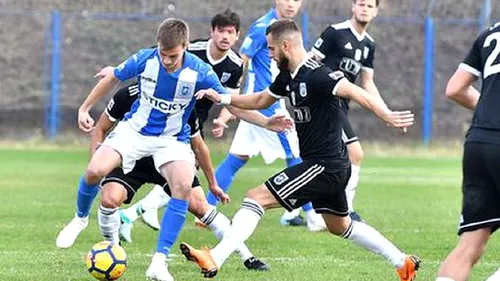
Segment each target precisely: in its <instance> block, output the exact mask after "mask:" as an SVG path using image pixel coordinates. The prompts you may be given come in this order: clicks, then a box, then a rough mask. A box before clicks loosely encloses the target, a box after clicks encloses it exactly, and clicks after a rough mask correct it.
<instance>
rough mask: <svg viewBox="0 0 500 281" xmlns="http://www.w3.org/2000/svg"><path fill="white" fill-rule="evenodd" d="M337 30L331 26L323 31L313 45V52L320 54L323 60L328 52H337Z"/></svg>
mask: <svg viewBox="0 0 500 281" xmlns="http://www.w3.org/2000/svg"><path fill="white" fill-rule="evenodd" d="M336 32H337V31H336V30H335V28H333V27H331V26H329V27H327V28H326V29H325V30H324V31H323V32H322V33H321V35H320V36H319V38H318V39H316V42H315V43H314V46H313V53H315V54H316V55H319V56H320V57H321V60H323V59H324V58H325V57H326V56H328V53H332V52H335V38H337V36H336V35H335V33H336Z"/></svg>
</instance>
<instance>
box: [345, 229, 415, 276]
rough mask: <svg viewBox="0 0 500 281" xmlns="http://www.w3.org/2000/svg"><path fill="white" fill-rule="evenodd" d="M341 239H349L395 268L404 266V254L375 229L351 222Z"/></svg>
mask: <svg viewBox="0 0 500 281" xmlns="http://www.w3.org/2000/svg"><path fill="white" fill-rule="evenodd" d="M341 237H343V238H346V239H349V240H351V241H353V242H354V243H356V244H358V245H360V246H362V247H364V248H365V249H367V250H369V251H371V252H373V253H376V254H379V255H382V256H383V257H384V258H386V259H387V260H388V261H389V262H390V263H391V264H392V265H393V266H395V267H396V268H401V267H403V266H404V264H405V259H406V254H405V253H403V252H401V251H400V250H399V249H398V248H396V246H394V244H392V242H391V241H389V240H387V238H385V237H384V236H383V235H382V234H380V232H378V231H377V230H376V229H375V228H373V227H371V226H369V225H367V224H365V223H360V222H357V221H351V224H350V225H349V227H348V228H347V230H346V231H345V232H344V234H342V235H341Z"/></svg>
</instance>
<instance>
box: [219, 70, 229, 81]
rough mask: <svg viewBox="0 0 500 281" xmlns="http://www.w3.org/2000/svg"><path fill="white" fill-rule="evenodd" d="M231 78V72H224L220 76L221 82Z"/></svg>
mask: <svg viewBox="0 0 500 281" xmlns="http://www.w3.org/2000/svg"><path fill="white" fill-rule="evenodd" d="M229 78H231V73H227V72H222V76H221V77H220V82H221V83H226V82H227V81H228V80H229Z"/></svg>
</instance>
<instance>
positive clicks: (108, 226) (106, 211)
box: [97, 205, 120, 243]
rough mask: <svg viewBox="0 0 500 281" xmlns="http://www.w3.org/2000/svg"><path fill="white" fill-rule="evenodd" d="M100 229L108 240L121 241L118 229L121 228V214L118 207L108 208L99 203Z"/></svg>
mask: <svg viewBox="0 0 500 281" xmlns="http://www.w3.org/2000/svg"><path fill="white" fill-rule="evenodd" d="M97 218H98V220H99V229H100V230H101V233H102V236H104V238H105V239H106V240H108V241H111V242H113V243H119V242H120V238H119V236H118V230H119V229H120V214H119V213H118V208H106V207H103V206H102V205H99V213H98V216H97Z"/></svg>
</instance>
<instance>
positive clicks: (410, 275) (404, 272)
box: [397, 256, 420, 281]
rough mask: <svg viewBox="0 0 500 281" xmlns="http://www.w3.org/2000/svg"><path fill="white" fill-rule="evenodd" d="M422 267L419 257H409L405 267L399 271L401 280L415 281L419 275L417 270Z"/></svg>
mask: <svg viewBox="0 0 500 281" xmlns="http://www.w3.org/2000/svg"><path fill="white" fill-rule="evenodd" d="M419 267H420V259H419V258H418V257H417V256H407V257H406V259H405V265H404V266H403V267H401V268H399V269H398V270H397V274H398V276H399V280H401V281H413V280H415V276H416V275H417V270H418V268H419Z"/></svg>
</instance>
